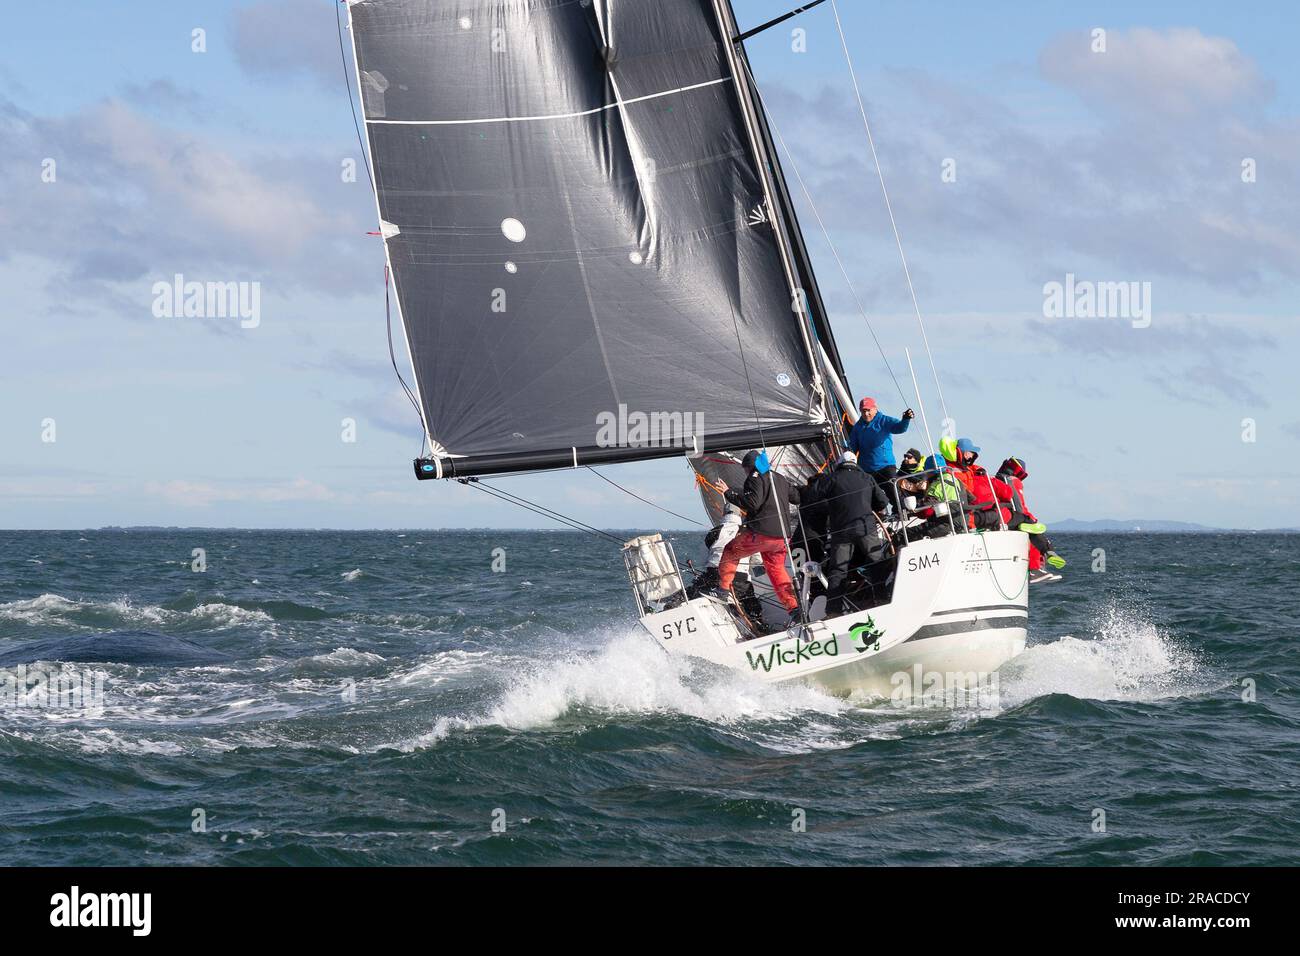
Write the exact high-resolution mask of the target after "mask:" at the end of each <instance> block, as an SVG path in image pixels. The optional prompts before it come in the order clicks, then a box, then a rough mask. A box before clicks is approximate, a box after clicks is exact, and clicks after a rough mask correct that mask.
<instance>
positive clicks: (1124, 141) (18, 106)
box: [0, 0, 1300, 528]
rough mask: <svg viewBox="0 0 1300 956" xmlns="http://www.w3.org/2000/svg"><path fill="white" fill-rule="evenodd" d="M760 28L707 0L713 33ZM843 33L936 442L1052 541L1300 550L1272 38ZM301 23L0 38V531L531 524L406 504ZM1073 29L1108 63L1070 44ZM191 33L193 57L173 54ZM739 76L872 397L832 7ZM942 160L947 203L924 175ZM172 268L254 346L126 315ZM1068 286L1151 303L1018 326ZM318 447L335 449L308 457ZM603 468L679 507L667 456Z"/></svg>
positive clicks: (339, 150) (230, 16) (860, 226)
mask: <svg viewBox="0 0 1300 956" xmlns="http://www.w3.org/2000/svg"><path fill="white" fill-rule="evenodd" d="M790 5H791V4H789V3H788V2H787V0H776V2H769V0H737V2H736V3H735V6H736V10H737V16H738V19H739V20H740V22H741V24H742V26H748V25H753V24H756V23H758V22H761V21H762V20H764V19H766V18H768V17H771V16H774V15H775V14H777V13H780V12H783V10H785V9H787V8H788V6H790ZM840 7H841V12H842V15H843V18H844V22H845V28H846V32H847V34H848V38H849V43H850V49H851V52H852V54H853V58H854V63H855V65H856V67H857V69H858V73H859V79H860V80H861V82H862V88H863V93H864V96H865V98H866V104H867V109H868V113H869V115H870V117H871V121H872V124H873V131H874V133H875V135H876V138H877V145H878V148H879V151H880V155H881V160H882V163H883V165H884V169H885V174H886V177H887V180H888V182H889V186H890V192H891V196H892V198H893V200H894V206H895V213H896V215H897V218H898V223H899V227H900V229H901V232H902V236H903V241H904V244H905V247H906V249H907V253H908V258H909V263H910V265H911V267H912V273H913V277H914V279H915V281H916V289H917V295H918V299H919V302H920V305H921V308H922V311H923V313H924V315H925V316H926V320H927V327H928V329H929V331H930V337H931V342H932V344H933V346H934V352H935V361H936V365H937V367H938V370H939V374H940V376H941V380H942V381H943V387H944V396H945V399H946V401H947V404H948V406H949V410H950V412H951V413H952V416H953V417H954V419H956V422H957V430H958V431H959V432H960V433H962V434H970V435H971V436H973V437H975V438H976V439H977V441H979V442H980V443H981V444H982V445H983V446H984V448H985V450H986V455H985V457H987V458H992V459H994V463H996V461H999V460H1001V458H1002V457H1003V456H1005V455H1006V454H1012V453H1014V454H1018V455H1020V456H1021V457H1023V458H1025V459H1026V460H1027V461H1028V462H1029V466H1030V472H1031V474H1032V477H1031V479H1030V481H1029V486H1028V487H1029V491H1030V494H1031V504H1032V505H1033V506H1034V507H1035V510H1036V511H1037V512H1038V513H1039V514H1040V515H1042V516H1044V517H1045V518H1046V520H1048V521H1049V523H1050V521H1051V520H1053V519H1060V518H1065V517H1074V518H1099V517H1124V518H1147V519H1151V518H1163V519H1184V520H1192V521H1199V522H1202V523H1207V524H1215V525H1224V526H1245V527H1276V526H1295V525H1300V520H1298V519H1297V518H1296V517H1295V514H1296V510H1297V508H1300V496H1298V493H1297V491H1296V490H1295V487H1294V482H1291V481H1288V480H1286V478H1285V475H1286V474H1287V473H1288V472H1289V471H1293V470H1295V468H1296V467H1297V466H1300V453H1297V451H1296V450H1295V449H1296V445H1297V442H1300V410H1297V402H1296V398H1297V394H1298V389H1297V386H1296V384H1295V380H1294V379H1295V373H1294V365H1295V360H1296V358H1297V357H1298V356H1300V350H1298V349H1297V345H1300V341H1298V339H1300V331H1298V326H1297V322H1296V319H1297V310H1298V309H1300V296H1297V291H1298V285H1300V167H1297V163H1296V158H1297V156H1300V64H1298V63H1297V61H1296V58H1295V56H1294V37H1295V36H1296V33H1297V27H1298V26H1300V13H1297V12H1295V11H1293V10H1292V9H1291V8H1290V6H1289V5H1286V4H1273V5H1267V6H1266V7H1256V6H1253V5H1230V4H1200V3H1178V4H1173V3H1140V2H1139V3H1069V4H1067V3H1038V4H1028V3H1023V4H998V3H993V4H980V5H970V4H965V3H957V2H955V0H954V2H950V3H914V2H908V3H902V2H894V3H870V4H868V3H862V2H858V0H840ZM334 15H335V14H334V4H333V3H331V2H329V0H276V2H245V3H207V4H203V5H201V6H199V5H188V4H176V3H163V2H158V3H149V2H133V3H131V4H104V3H100V2H85V3H71V2H57V0H54V2H50V3H45V4H40V5H24V6H19V7H15V8H14V9H13V10H11V11H9V13H8V27H9V29H7V30H6V31H5V36H4V37H3V39H0V129H2V130H3V140H4V142H5V149H4V150H3V151H0V227H2V228H0V283H3V289H4V292H5V294H4V296H3V298H2V299H0V327H2V328H3V338H2V339H0V371H2V372H3V376H2V377H0V443H2V445H0V447H3V449H4V454H3V455H0V526H2V527H9V528H80V527H94V526H100V525H107V524H123V525H124V524H162V525H170V524H176V525H220V526H227V525H233V526H248V527H340V528H359V527H464V526H475V527H477V526H502V527H519V526H530V525H534V524H536V523H537V519H534V518H533V516H531V515H529V514H527V513H525V512H514V511H512V510H510V509H509V508H508V507H507V506H504V505H498V504H497V503H495V502H492V501H491V500H490V499H487V498H486V496H480V495H478V494H476V493H475V492H473V491H470V490H468V489H464V488H461V487H459V486H456V485H444V484H441V483H438V484H435V483H428V482H426V483H418V484H417V483H416V482H415V481H414V479H413V478H412V477H411V471H410V458H411V457H412V455H413V454H414V453H415V452H416V451H417V449H418V446H419V426H418V423H417V422H416V421H415V418H414V414H413V413H412V412H411V410H410V409H409V406H406V405H405V400H404V399H403V398H402V397H401V395H400V392H399V391H398V390H397V387H396V385H395V382H394V379H393V374H392V369H391V367H390V366H389V363H388V354H387V343H386V339H385V334H384V311H383V285H382V268H383V265H382V250H381V247H380V245H379V241H378V240H377V239H375V238H373V237H369V236H367V235H366V232H367V231H368V230H371V229H373V228H374V206H373V200H372V199H371V197H370V195H369V193H368V191H367V188H366V186H365V184H364V181H358V182H351V183H348V182H343V181H342V179H341V177H340V168H341V164H342V163H343V162H344V161H345V160H348V159H354V160H355V159H357V158H358V157H359V153H358V147H357V144H356V138H355V134H354V132H353V127H352V119H351V114H350V112H349V109H348V102H347V97H346V93H345V91H344V87H343V80H342V69H341V66H340V63H339V51H338V41H337V38H336V34H335V22H334ZM55 22H57V29H53V28H52V27H51V24H52V23H55ZM1098 27H1100V28H1104V29H1105V30H1106V31H1107V34H1106V36H1107V50H1106V52H1105V53H1104V54H1096V53H1093V52H1092V51H1091V50H1090V49H1089V43H1090V31H1091V30H1093V29H1094V28H1098ZM195 28H202V29H204V30H205V31H206V46H207V49H206V52H204V53H195V52H192V51H191V32H192V30H194V29H195ZM794 28H801V29H804V30H806V44H807V51H806V52H795V51H794V50H793V49H792V36H791V32H790V31H791V30H792V29H794ZM749 49H750V54H751V57H752V59H753V62H754V67H755V71H756V74H757V76H758V78H759V82H760V85H761V86H762V88H763V91H764V96H765V99H766V101H767V104H768V107H769V109H770V111H771V113H772V116H773V118H774V120H775V122H776V124H777V126H778V128H779V129H780V130H781V132H782V134H783V136H784V137H785V139H786V140H787V141H788V142H789V144H790V146H791V148H792V150H793V154H794V157H793V158H794V163H795V164H796V165H797V166H798V168H799V170H800V172H801V173H802V175H803V176H804V178H805V179H806V180H807V182H808V184H809V187H810V191H811V192H812V196H813V200H814V201H815V202H816V204H817V207H818V209H819V210H821V212H822V213H823V215H824V216H825V218H826V219H827V222H828V225H829V227H830V231H831V236H832V239H833V240H834V242H835V246H836V248H837V249H838V250H839V251H840V253H841V255H842V256H844V258H845V261H846V264H847V266H848V269H849V272H850V274H851V276H852V278H853V281H854V284H855V286H856V288H857V289H858V292H859V294H860V295H861V296H862V298H863V300H864V302H865V304H866V306H867V309H868V311H869V318H870V321H871V323H872V325H873V327H874V328H875V330H876V332H877V334H878V335H879V336H880V338H881V340H882V343H883V345H884V347H885V351H886V354H887V355H888V356H889V359H890V362H891V363H892V364H893V365H894V367H895V370H896V371H897V370H900V369H901V368H903V367H905V363H904V362H903V349H905V348H911V349H912V351H913V354H914V356H917V357H919V355H920V339H919V335H918V333H917V331H916V324H915V319H914V317H913V316H912V314H911V302H910V298H909V297H908V294H907V289H906V285H905V283H904V281H903V276H902V271H901V268H900V266H899V262H898V257H897V252H896V251H895V249H894V245H893V238H892V235H891V234H890V232H889V226H888V220H887V219H886V218H885V215H884V209H883V205H882V203H881V200H880V194H879V186H878V184H877V182H876V180H875V174H874V170H873V168H872V167H871V166H870V165H869V164H868V157H867V155H866V142H865V138H864V135H863V131H862V127H861V122H860V119H859V118H858V116H857V112H856V106H855V105H854V102H853V100H852V90H851V86H850V83H849V76H848V73H847V70H846V68H845V65H844V61H843V58H842V55H841V53H840V50H839V45H838V37H837V35H836V33H835V29H834V20H833V18H832V16H831V13H830V9H829V4H824V5H823V6H822V7H821V8H818V9H817V10H814V11H810V12H809V13H807V14H805V15H803V16H801V17H799V18H797V19H795V20H792V21H790V22H789V23H787V24H784V25H783V26H782V27H779V28H776V29H774V30H773V31H770V32H769V33H767V34H764V35H762V36H760V37H757V38H755V39H753V40H751V41H750V43H749ZM1245 158H1251V159H1254V160H1255V163H1256V170H1257V175H1256V180H1255V181H1254V182H1251V183H1244V182H1242V178H1241V163H1242V160H1243V159H1245ZM46 159H53V160H54V161H55V163H56V166H55V169H56V173H57V175H56V179H55V181H54V182H43V181H42V163H43V162H44V161H45V160H46ZM949 159H951V160H954V161H955V164H956V166H955V168H956V171H957V179H956V182H944V181H943V180H942V178H941V168H942V165H943V163H944V161H945V160H949ZM790 168H791V167H790V166H789V164H787V171H789V170H790ZM801 218H802V220H803V223H804V226H805V230H806V232H807V234H808V239H809V243H810V247H811V249H812V252H813V256H814V259H815V261H816V264H817V268H818V275H819V278H820V281H821V284H822V286H823V291H824V293H825V295H826V297H827V299H828V302H829V303H830V305H831V307H832V309H833V312H834V316H833V319H834V324H835V329H836V334H837V338H838V340H839V343H840V346H841V350H842V352H843V353H844V355H845V357H846V362H847V364H848V372H849V376H850V381H851V384H852V387H853V389H854V390H855V392H856V393H858V394H875V395H877V396H878V397H879V398H880V399H881V400H882V403H883V404H884V406H885V408H886V410H888V411H892V412H897V411H898V410H899V409H898V408H897V407H896V406H898V405H900V404H901V403H900V401H899V399H898V396H897V393H896V392H895V391H894V389H893V386H892V384H891V383H890V382H889V379H888V377H887V375H886V374H885V372H884V368H883V364H882V362H881V359H880V357H879V355H878V353H877V352H876V350H875V348H874V346H873V345H872V344H871V342H870V339H869V337H868V335H867V332H866V327H865V323H864V322H863V319H862V317H861V316H860V315H859V314H858V312H857V309H856V307H855V306H854V304H853V300H852V298H851V296H850V295H849V294H848V292H847V289H846V287H845V286H844V283H843V280H842V278H841V277H840V276H839V274H838V270H837V269H836V268H835V264H834V260H833V259H832V258H831V256H830V253H829V250H828V248H827V246H826V244H825V242H824V240H823V239H822V238H821V237H820V235H819V234H818V233H817V231H816V229H815V226H814V225H813V219H812V216H811V212H810V211H808V210H807V209H806V208H805V209H804V210H803V212H802V213H801ZM178 272H179V273H184V274H186V275H187V276H190V277H204V278H215V279H220V280H222V281H227V280H230V281H240V280H257V281H259V282H260V283H261V285H262V290H263V303H262V321H261V323H260V325H259V326H258V327H257V328H254V329H241V328H239V326H238V324H237V323H236V322H234V321H222V320H213V319H188V320H187V319H175V318H157V317H155V316H154V315H153V314H152V312H151V303H152V300H153V295H152V292H151V287H152V286H153V283H154V282H156V281H159V280H168V279H170V277H171V276H172V275H174V274H175V273H178ZM1066 273H1073V274H1075V275H1076V276H1078V277H1079V278H1080V279H1090V280H1095V281H1137V282H1149V283H1150V284H1151V290H1152V293H1151V294H1152V303H1153V317H1152V322H1151V325H1150V327H1149V328H1134V327H1133V326H1132V324H1131V323H1130V322H1128V321H1126V320H1124V319H1049V318H1046V317H1044V314H1043V291H1042V290H1043V285H1044V283H1046V282H1050V281H1063V279H1064V276H1065V275H1066ZM400 351H401V350H400V342H399V355H400ZM918 373H920V374H922V375H923V378H928V370H927V369H925V368H918ZM923 391H924V397H925V399H926V401H927V405H928V408H929V411H930V415H931V417H932V419H937V418H939V417H940V416H939V413H938V410H937V399H936V396H935V395H934V393H933V390H932V388H931V387H930V386H927V385H925V384H924V382H923ZM345 418H351V419H355V421H356V423H357V425H356V428H357V440H356V441H355V442H352V443H348V442H344V441H342V440H341V439H340V434H341V422H342V420H343V419H345ZM1245 419H1251V420H1253V421H1254V423H1255V425H1254V427H1255V435H1254V437H1255V440H1254V441H1243V420H1245ZM47 420H53V422H54V429H55V433H54V435H55V439H56V440H54V441H52V442H51V441H44V440H42V439H43V437H48V427H47V426H46V425H45V424H43V423H45V422H46V421H47ZM900 450H901V448H900ZM607 473H608V474H609V475H610V476H611V477H613V478H614V479H615V480H617V481H619V482H620V483H622V484H625V485H628V486H629V487H631V488H633V489H634V490H636V491H637V492H638V493H640V494H642V495H644V496H645V497H647V498H650V499H651V500H653V501H656V502H658V503H660V504H661V505H663V506H664V507H667V508H671V509H672V510H673V511H678V512H681V513H682V514H689V515H699V514H701V513H702V512H701V509H700V508H699V505H698V502H697V500H696V499H695V495H694V491H693V487H692V485H691V483H690V481H689V480H688V479H689V473H688V472H687V471H686V468H685V466H684V465H683V464H682V463H681V462H679V461H667V462H658V463H653V464H650V465H644V466H623V467H618V468H611V469H609V470H608V472H607ZM500 484H502V485H503V486H504V487H508V488H511V489H513V490H515V491H517V492H518V493H520V494H524V495H526V496H528V497H531V498H534V499H536V500H538V501H541V502H544V503H546V504H549V505H550V506H552V507H555V508H558V509H560V510H562V511H565V512H567V513H571V514H574V515H576V516H577V517H579V518H581V519H583V520H585V521H588V522H591V523H593V524H597V525H600V526H605V527H629V526H633V527H648V526H658V525H659V524H660V522H661V521H662V522H665V523H666V525H667V526H670V527H680V526H682V524H683V523H682V522H681V521H679V520H677V519H672V518H668V517H667V516H665V515H663V514H661V513H659V512H657V511H655V510H654V509H652V508H649V507H648V506H646V505H644V504H641V503H639V502H636V501H633V500H629V499H626V498H624V497H623V496H622V495H620V494H619V493H618V492H616V491H614V489H612V488H610V487H609V486H608V485H606V484H604V483H603V482H601V481H600V479H599V478H597V477H596V476H594V475H591V474H587V473H579V474H577V475H567V474H561V475H547V476H533V477H527V476H525V477H514V478H505V479H501V480H500Z"/></svg>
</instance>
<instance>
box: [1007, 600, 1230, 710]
mask: <svg viewBox="0 0 1300 956" xmlns="http://www.w3.org/2000/svg"><path fill="white" fill-rule="evenodd" d="M1209 683H1210V681H1209V680H1208V678H1207V677H1206V675H1205V673H1204V669H1203V667H1202V665H1201V662H1200V661H1199V660H1198V659H1197V657H1196V656H1195V655H1194V654H1192V653H1191V652H1190V651H1189V650H1187V649H1186V648H1185V647H1183V646H1181V645H1179V644H1178V643H1177V642H1176V641H1174V640H1173V639H1172V638H1171V637H1169V636H1168V635H1167V634H1164V633H1162V632H1161V630H1160V628H1159V627H1157V626H1156V625H1155V624H1153V623H1152V622H1151V621H1149V620H1148V619H1147V618H1146V617H1144V616H1143V615H1142V613H1141V612H1139V611H1137V610H1135V609H1133V608H1130V607H1124V606H1121V605H1118V604H1110V605H1108V606H1107V607H1106V608H1105V609H1104V610H1103V612H1102V616H1101V618H1100V620H1099V622H1098V625H1097V632H1096V634H1095V635H1094V636H1092V637H1091V638H1089V639H1083V640H1081V639H1079V638H1076V637H1074V636H1072V635H1066V636H1064V637H1061V638H1059V639H1058V640H1055V641H1052V642H1051V643H1049V644H1039V645H1035V646H1033V647H1029V648H1027V649H1026V650H1025V652H1024V653H1023V654H1022V655H1020V656H1019V657H1018V658H1016V659H1015V660H1014V661H1012V662H1011V663H1010V664H1008V665H1007V666H1006V667H1004V668H1003V669H1002V671H1001V683H1000V687H999V692H1000V697H1001V702H1002V705H1003V706H1004V707H1013V706H1016V705H1018V704H1022V703H1024V702H1026V701H1028V700H1031V699H1033V698H1035V697H1042V696H1045V695H1047V694H1069V695H1070V696H1071V697H1077V698H1079V699H1082V700H1132V701H1153V700H1163V699H1167V698H1170V697H1184V696H1190V695H1193V694H1198V693H1202V692H1204V691H1205V690H1206V689H1208V685H1209Z"/></svg>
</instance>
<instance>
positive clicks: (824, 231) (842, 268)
mask: <svg viewBox="0 0 1300 956" xmlns="http://www.w3.org/2000/svg"><path fill="white" fill-rule="evenodd" d="M745 70H746V72H748V73H749V78H750V80H751V82H752V84H753V87H754V91H755V92H756V93H757V94H758V99H759V104H760V105H762V107H763V111H764V112H765V113H766V114H767V121H768V125H769V126H770V127H771V128H772V132H773V133H775V134H776V141H777V142H778V143H780V144H781V149H782V150H783V151H784V152H785V155H786V157H787V158H788V159H789V160H790V169H791V170H793V172H794V178H795V180H796V181H797V182H798V183H799V189H800V191H802V192H803V197H804V199H805V200H807V202H808V207H809V208H810V209H812V213H813V218H815V219H816V220H817V225H818V227H819V228H820V229H821V232H822V236H823V237H824V238H825V239H826V244H827V245H828V246H830V250H831V255H833V256H834V257H835V264H836V265H838V266H839V268H840V274H841V275H842V276H844V282H845V283H846V284H847V285H848V287H849V292H850V293H851V294H852V296H853V301H854V302H855V303H856V304H857V306H858V314H859V315H861V316H862V321H863V322H865V323H866V325H867V331H868V332H869V333H871V341H872V342H874V343H875V344H876V351H878V352H879V353H880V359H881V361H883V362H884V363H885V369H886V371H888V372H889V377H890V378H892V379H893V380H894V387H895V388H896V389H898V396H899V398H901V399H902V400H903V403H904V404H906V403H907V396H906V395H905V394H904V393H903V386H902V385H900V384H899V383H898V376H897V375H895V374H894V367H893V366H892V365H890V364H889V358H888V356H886V355H885V349H884V347H883V346H881V344H880V339H879V338H877V337H876V330H875V329H874V328H873V327H872V325H871V320H870V319H869V318H867V308H866V306H865V305H863V304H862V299H861V298H860V297H859V296H858V290H857V288H856V287H855V286H854V285H853V280H852V279H850V278H849V272H848V269H847V268H845V266H844V261H843V260H842V259H841V258H840V253H839V250H838V249H837V248H836V247H835V243H834V241H832V239H831V234H830V231H829V230H828V229H827V228H826V223H825V222H824V221H823V220H822V214H821V212H820V211H819V210H818V209H817V204H816V203H815V202H813V198H812V193H811V192H810V191H809V189H808V185H807V183H805V182H804V179H803V176H802V175H801V174H800V172H799V164H798V163H796V162H795V158H794V153H793V151H791V149H790V147H789V146H787V145H786V142H785V138H784V137H783V136H782V135H781V130H780V128H779V127H778V126H777V125H776V121H775V120H774V119H773V118H772V111H771V110H769V109H768V108H767V104H766V103H765V102H764V101H763V94H762V93H761V92H759V91H758V81H757V80H756V79H755V78H754V73H753V70H752V69H751V68H750V66H749V63H748V61H746V63H745Z"/></svg>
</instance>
